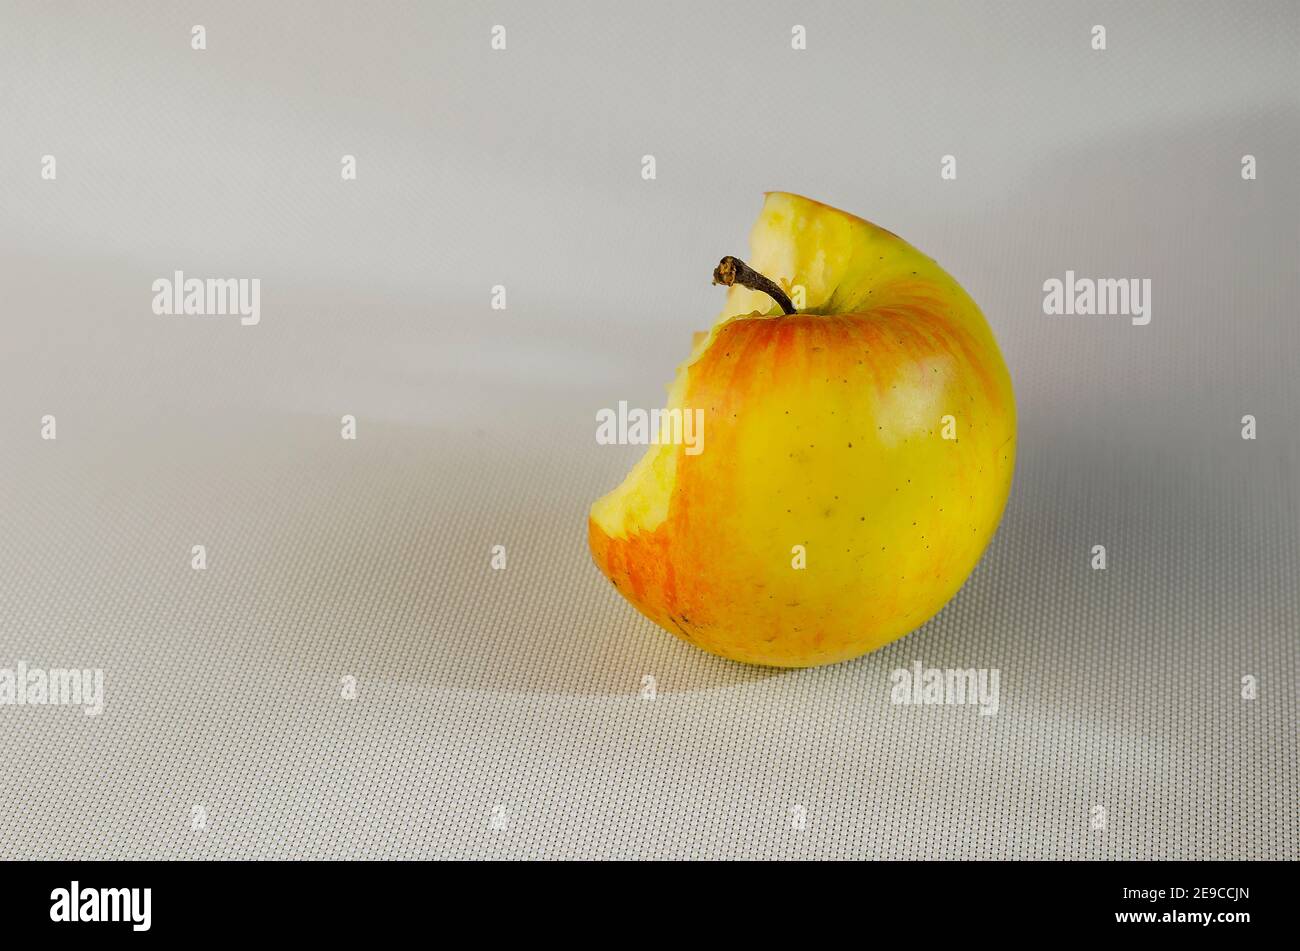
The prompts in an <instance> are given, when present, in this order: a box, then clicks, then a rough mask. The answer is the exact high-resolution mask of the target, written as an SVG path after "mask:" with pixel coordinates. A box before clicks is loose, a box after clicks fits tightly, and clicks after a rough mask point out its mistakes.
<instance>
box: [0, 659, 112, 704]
mask: <svg viewBox="0 0 1300 951" xmlns="http://www.w3.org/2000/svg"><path fill="white" fill-rule="evenodd" d="M0 706H17V707H23V706H61V707H81V708H82V712H83V713H85V714H86V716H88V717H97V716H99V715H100V714H101V713H103V712H104V671H103V670H102V669H100V668H98V667H96V668H93V669H89V670H79V669H71V670H67V669H64V668H61V667H51V668H49V669H46V668H44V667H32V666H30V665H29V664H28V663H27V661H25V660H20V661H18V663H17V664H16V665H15V666H13V667H0Z"/></svg>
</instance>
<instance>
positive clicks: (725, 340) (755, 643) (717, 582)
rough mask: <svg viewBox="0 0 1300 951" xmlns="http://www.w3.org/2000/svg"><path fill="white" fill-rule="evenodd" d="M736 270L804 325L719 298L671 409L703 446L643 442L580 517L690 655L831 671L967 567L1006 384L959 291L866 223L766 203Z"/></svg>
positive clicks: (990, 497)
mask: <svg viewBox="0 0 1300 951" xmlns="http://www.w3.org/2000/svg"><path fill="white" fill-rule="evenodd" d="M868 258H871V259H874V260H872V261H868V260H867V259H868ZM749 263H750V264H751V266H753V267H754V268H755V269H757V270H759V271H761V272H763V273H765V274H767V275H768V276H769V277H772V278H773V279H777V280H781V281H782V282H783V283H785V284H786V285H787V286H789V285H793V284H800V283H804V284H805V287H806V289H807V293H808V308H807V311H808V312H803V311H801V312H800V313H798V314H794V315H789V316H787V315H782V314H780V313H779V308H777V309H776V312H775V313H758V312H754V311H750V312H749V313H739V312H733V313H728V311H742V310H744V308H746V307H749V306H752V305H753V304H754V303H761V302H763V301H766V304H762V306H764V307H765V308H770V304H771V301H770V299H768V298H766V297H765V296H762V295H758V294H756V293H755V292H752V291H747V290H745V289H743V288H732V292H731V294H732V299H731V300H730V301H729V305H728V311H724V314H723V318H722V319H721V320H720V321H719V323H718V324H717V325H716V326H715V327H714V328H713V330H712V331H711V333H710V334H709V335H708V338H707V339H704V340H701V341H699V342H698V343H697V346H696V349H695V352H694V353H693V355H692V358H691V359H690V360H689V361H688V362H687V363H686V364H684V365H683V367H682V368H681V369H680V370H679V373H678V378H677V382H676V384H675V385H674V387H673V389H672V392H671V396H670V400H669V405H670V406H680V407H685V408H688V409H694V408H702V409H703V410H704V424H705V440H704V448H703V451H702V452H700V453H699V454H698V455H691V454H688V453H687V452H686V451H685V449H686V447H684V446H681V445H677V446H661V447H651V449H650V451H649V452H648V453H647V458H646V459H645V460H643V461H642V464H640V465H639V466H638V467H637V468H636V469H634V470H633V472H632V473H631V474H630V475H629V477H628V480H627V481H626V482H625V483H624V485H623V486H621V487H620V488H619V489H617V490H615V491H614V492H612V493H610V495H608V496H606V497H604V498H603V499H601V500H599V501H598V502H597V503H596V504H595V505H594V506H593V508H592V516H591V518H590V519H589V521H588V537H589V542H590V546H591V552H592V557H593V559H594V560H595V563H596V565H597V566H598V567H599V568H600V570H601V571H602V572H603V573H604V574H605V575H606V577H608V578H609V579H610V580H611V581H612V582H613V583H614V585H615V587H616V588H618V590H619V591H620V592H621V593H622V594H623V595H624V596H625V597H626V598H627V599H628V600H629V601H631V602H632V604H633V605H634V606H635V607H636V608H637V610H639V611H640V612H641V613H643V614H644V615H646V616H647V617H649V618H650V619H651V620H653V621H654V622H655V623H657V624H658V625H660V626H661V627H663V628H664V629H666V630H668V631H669V632H671V633H673V634H674V635H676V636H678V637H680V638H682V639H683V640H686V641H688V642H689V643H691V644H694V645H696V646H698V647H701V648H703V649H704V650H707V651H710V652H712V653H714V654H719V655H721V656H723V657H728V658H731V659H733V660H738V661H743V662H747V663H753V664H764V665H772V666H780V667H808V666H816V665H821V664H831V663H836V662H839V661H843V660H847V659H849V658H853V657H857V656H859V655H861V654H864V653H867V652H869V651H872V650H875V649H877V648H879V647H881V646H883V645H885V644H888V643H889V642H891V641H893V640H895V639H897V638H899V637H901V636H903V635H904V634H907V633H908V632H910V631H913V630H915V629H916V628H917V627H919V626H920V625H922V624H924V623H925V622H926V621H927V620H929V619H930V618H931V617H933V616H934V615H935V614H936V613H937V612H938V611H939V610H940V608H942V607H943V605H944V604H945V603H947V601H948V600H949V599H950V598H951V597H952V596H953V595H954V594H955V593H956V592H957V590H958V589H959V588H960V587H961V585H962V584H963V583H964V582H965V580H966V578H967V577H968V576H969V575H970V573H971V571H972V570H973V569H974V567H975V565H976V564H977V562H978V561H979V558H980V556H981V554H982V553H983V551H984V549H985V547H986V546H987V544H988V542H989V541H990V539H991V538H992V537H993V534H994V533H995V531H996V529H997V526H998V522H999V520H1000V518H1001V514H1002V511H1003V507H1004V505H1005V503H1006V499H1007V496H1008V493H1009V491H1010V487H1011V480H1012V471H1013V468H1014V463H1015V432H1016V429H1015V401H1014V397H1013V394H1012V389H1011V381H1010V378H1009V376H1008V374H1007V371H1006V367H1005V365H1004V364H1003V361H1002V357H1001V354H1000V353H999V351H998V348H997V343H996V341H995V340H994V338H993V335H992V333H991V332H990V331H989V329H988V326H987V324H986V323H985V321H984V318H983V315H982V314H980V312H979V310H978V308H977V307H976V306H975V304H974V302H973V301H972V300H971V299H970V298H969V296H967V295H966V293H965V292H964V291H963V290H962V289H961V288H960V287H959V286H958V285H957V283H956V282H955V281H953V280H952V278H950V277H948V275H946V274H944V272H942V271H941V270H940V269H939V268H938V266H937V265H936V264H934V262H933V261H931V260H930V259H929V258H926V257H925V256H924V255H922V254H920V252H918V251H916V250H915V249H914V248H912V247H911V246H910V245H908V244H906V242H903V241H902V240H901V239H899V238H897V237H896V236H894V235H892V234H890V233H889V232H887V231H884V230H883V229H879V228H876V226H874V225H871V224H869V223H868V222H865V221H863V220H862V219H859V218H854V217H853V216H850V215H847V214H845V213H844V212H839V211H836V210H835V209H831V208H829V207H828V206H825V205H820V204H819V203H816V202H811V201H810V200H808V199H803V198H799V197H798V196H792V195H785V194H782V193H774V194H773V195H769V197H768V205H767V206H766V207H765V209H764V214H763V216H761V217H760V222H759V225H758V226H756V229H755V236H754V254H753V255H752V256H751V259H750V262H749ZM738 292H739V293H738ZM840 301H847V302H849V303H850V306H851V308H852V309H851V311H850V312H845V313H839V312H829V313H822V312H819V311H823V310H833V309H834V308H836V307H837V306H838V302H840ZM949 416H950V417H952V420H951V422H950V423H947V425H945V419H944V417H949ZM945 431H946V432H945ZM945 435H947V436H953V435H955V437H956V438H945ZM795 546H802V551H803V558H804V566H803V567H796V565H797V564H798V560H799V554H798V551H799V550H798V549H796V548H795Z"/></svg>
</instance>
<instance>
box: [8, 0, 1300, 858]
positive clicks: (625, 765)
mask: <svg viewBox="0 0 1300 951" xmlns="http://www.w3.org/2000/svg"><path fill="white" fill-rule="evenodd" d="M1298 11H1300V7H1297V5H1296V4H1294V3H1273V4H1269V3H1246V4H1230V5H1229V4H1204V3H1142V4H1130V3H1118V4H1071V5H1056V4H1048V3H998V4H978V3H943V4H933V3H931V4H905V3H901V2H900V3H847V2H845V3H815V4H797V5H796V4H792V3H766V4H744V5H740V4H712V3H710V4H702V3H688V2H682V3H671V4H644V5H627V6H625V8H624V9H622V11H621V12H619V13H618V14H617V15H614V14H613V13H612V12H611V11H610V9H609V8H607V7H605V6H603V5H596V4H591V5H578V4H541V3H519V4H509V3H485V4H469V3H464V4H424V5H419V6H417V5H409V6H404V5H399V4H367V5H364V6H363V5H361V4H348V5H345V4H289V3H275V4H252V3H249V4H225V3H223V4H219V5H209V4H199V3H184V2H178V3H173V2H168V3H148V4H144V3H134V4H114V5H111V6H110V5H104V4H93V3H81V4H71V3H61V4H57V5H48V4H38V3H12V2H4V3H3V4H0V133H2V136H0V182H3V188H2V189H0V262H2V263H0V288H2V290H3V323H2V325H0V332H2V334H3V338H2V343H0V386H2V387H3V390H2V393H3V404H2V406H0V462H2V466H0V666H12V665H13V663H14V662H15V661H16V660H18V659H20V658H21V659H25V660H27V661H28V662H29V663H31V664H34V665H41V666H46V667H56V666H84V667H93V666H100V667H103V668H105V670H106V677H107V709H106V711H105V713H104V714H103V715H102V716H100V717H98V718H87V717H84V716H83V715H82V714H81V713H80V712H78V711H76V710H69V709H57V708H32V707H24V708H16V707H5V708H0V854H2V855H4V856H9V857H53V856H75V857H95V856H103V857H113V858H125V857H141V856H164V857H249V858H251V857H291V856H315V857H321V856H369V857H395V856H406V857H421V856H504V857H523V856H544V857H586V856H609V857H619V856H669V857H678V856H704V857H724V856H737V857H738V856H773V857H775V856H789V857H796V856H867V857H870V856H883V857H1062V858H1064V857H1076V858H1079V857H1081V858H1114V857H1143V858H1145V857H1167V858H1193V857H1202V858H1209V857H1212V858H1220V857H1260V858H1284V857H1285V858H1296V857H1298V856H1300V834H1298V832H1297V802H1298V801H1300V782H1298V776H1297V735H1296V730H1297V673H1298V671H1297V653H1298V651H1297V644H1298V640H1300V600H1298V598H1297V585H1296V582H1297V577H1298V576H1300V487H1298V486H1300V420H1298V419H1297V413H1298V412H1300V383H1298V382H1297V380H1298V378H1300V373H1297V371H1298V370H1300V365H1298V360H1297V352H1298V346H1300V332H1298V331H1297V316H1298V315H1297V304H1296V302H1297V299H1298V297H1300V278H1298V277H1297V260H1300V256H1298V255H1300V241H1298V236H1297V222H1298V221H1300V184H1298V179H1297V175H1296V168H1297V157H1298V156H1300V104H1298V92H1297V90H1300V67H1298V65H1297V64H1300V12H1298ZM194 23H202V24H204V25H205V26H206V27H207V31H208V49H207V51H206V52H193V51H191V50H190V48H189V30H190V26H191V24H194ZM496 23H501V24H504V25H506V27H507V29H508V41H509V43H508V49H507V50H506V51H504V52H493V51H491V50H490V49H489V31H490V29H491V26H492V25H493V24H496ZM793 23H802V24H804V25H805V26H806V27H807V30H808V50H807V51H805V52H793V51H792V50H791V49H790V43H789V38H790V27H791V25H792V24H793ZM1094 23H1101V24H1104V25H1105V26H1106V27H1107V30H1108V40H1109V49H1108V50H1107V51H1105V52H1102V53H1099V52H1094V51H1092V50H1091V49H1090V45H1089V30H1090V27H1091V25H1092V24H1094ZM46 153H51V154H54V155H55V156H56V157H57V161H58V180H57V181H56V182H46V181H42V180H41V178H40V174H39V173H40V160H41V156H42V155H43V154H46ZM345 153H351V154H355V155H356V156H357V160H358V168H359V179H358V180H357V181H355V182H343V181H341V180H340V176H339V167H340V166H339V159H340V156H341V155H343V154H345ZM646 153H651V154H654V155H655V156H656V158H657V162H658V179H657V180H656V181H653V182H646V181H642V179H641V177H640V159H641V156H642V155H643V154H646ZM945 153H953V154H955V155H956V156H957V161H958V175H959V177H958V179H957V181H955V182H943V181H941V180H940V177H939V161H940V157H941V156H942V155H943V154H945ZM1244 153H1251V154H1254V155H1255V156H1256V157H1257V159H1258V166H1259V178H1258V180H1257V181H1253V182H1244V181H1242V179H1241V177H1240V160H1241V156H1242V155H1243V154H1244ZM772 188H779V189H785V190H791V191H798V192H802V193H805V194H808V195H810V196H813V197H816V198H820V199H822V200H824V201H827V202H829V203H831V204H834V205H837V206H840V207H843V208H846V209H849V210H851V211H854V212H856V213H859V214H861V215H863V216H865V217H868V218H870V219H872V220H874V221H876V222H877V223H879V224H881V225H883V226H885V227H887V228H890V229H891V230H894V231H896V232H898V233H899V234H901V235H903V236H904V237H905V238H907V239H908V240H909V241H911V242H912V243H914V244H916V245H917V246H918V247H920V248H922V249H923V250H925V251H926V252H927V253H929V254H930V255H932V256H934V257H935V258H936V259H937V260H938V261H939V262H940V263H941V264H943V265H944V266H945V267H946V268H947V269H948V270H949V271H950V272H951V273H952V274H953V275H954V276H955V277H957V279H958V280H960V281H961V282H962V283H963V284H964V286H965V287H966V288H967V289H968V290H969V291H970V293H971V294H972V295H973V296H974V298H975V299H976V300H977V301H978V302H979V303H980V304H981V306H982V307H983V309H984V311H985V313H986V314H987V316H988V318H989V320H990V322H991V323H992V325H993V328H994V330H995V332H996V333H997V335H998V338H999V340H1000V341H1001V344H1002V347H1003V350H1004V353H1005V356H1006V359H1007V362H1008V364H1009V366H1010V369H1011V372H1012V376H1013V379H1014V381H1015V385H1016V391H1017V396H1018V400H1019V409H1020V448H1019V461H1018V468H1017V473H1016V481H1015V486H1014V490H1013V494H1012V497H1011V501H1010V503H1009V506H1008V509H1007V513H1006V516H1005V519H1004V521H1003V524H1002V527H1001V530H1000V532H999V535H998V537H997V538H996V540H995V541H994V543H993V545H992V546H991V548H990V550H989V551H988V553H987V555H986V557H985V559H984V561H983V562H982V563H981V565H980V566H979V568H978V569H977V570H976V572H975V574H974V575H973V576H972V578H971V580H970V581H969V582H968V584H967V585H966V587H965V588H964V589H963V590H962V591H961V593H960V594H959V595H958V596H957V598H956V599H955V600H954V601H953V602H952V603H951V604H950V605H949V606H948V607H947V608H946V609H945V610H944V611H943V612H942V613H941V614H940V615H939V617H938V618H937V619H935V620H934V621H933V622H931V623H930V624H928V625H926V627H925V628H923V629H922V630H920V631H919V632H917V633H914V634H912V635H910V636H909V637H907V638H905V639H903V640H902V641H900V642H898V643H896V644H894V645H891V646H890V647H888V648H886V649H884V650H882V651H880V652H878V653H877V654H874V655H872V656H868V657H866V658H862V659H860V660H858V661H855V662H852V663H848V664H844V665H840V666H837V667H834V668H830V669H821V670H811V671H801V672H771V671H765V670H761V669H755V668H749V667H743V666H739V665H736V664H732V663H729V662H725V661H722V660H719V659H717V658H713V657H710V656H708V655H705V654H703V653H701V652H699V651H697V650H695V649H693V648H691V647H689V646H687V645H685V644H682V643H680V642H678V641H676V640H674V639H673V638H671V637H670V636H668V635H667V634H665V633H664V632H662V631H660V630H658V629H657V628H655V627H654V626H653V625H652V624H650V623H649V622H648V621H646V620H644V619H642V618H641V617H640V616H639V615H637V614H636V613H635V612H634V611H633V609H632V608H631V607H630V606H629V605H628V604H627V603H625V602H624V601H623V600H622V599H621V598H620V597H619V595H618V594H617V593H616V592H615V591H614V590H613V588H612V587H611V586H610V585H609V584H608V583H607V582H606V581H605V580H604V579H603V578H602V577H601V576H600V575H599V573H598V572H597V571H596V569H595V568H594V567H593V566H592V565H591V564H590V562H589V558H588V555H587V551H586V544H585V515H586V509H587V506H588V505H589V504H590V502H591V500H592V499H593V498H595V497H596V496H597V495H599V494H601V493H602V492H604V491H606V490H607V489H609V488H611V487H612V486H613V485H615V484H616V483H617V482H618V481H619V479H620V478H621V477H622V475H623V473H624V471H625V470H626V469H627V468H628V467H629V466H630V465H631V464H632V462H633V461H634V460H635V459H636V458H637V457H638V456H639V450H638V449H636V448H634V447H600V446H597V445H596V444H595V441H594V431H595V417H594V414H595V411H596V410H597V409H598V408H600V407H603V406H613V405H616V403H617V401H618V400H620V399H626V400H628V401H629V402H631V403H632V404H633V405H641V406H651V405H656V404H657V403H658V401H659V400H661V399H662V394H663V390H662V386H663V383H664V382H665V381H666V380H668V379H669V378H670V376H671V373H672V369H673V367H674V366H676V364H677V363H678V362H679V361H680V360H681V359H682V358H683V357H684V356H685V354H686V352H687V350H688V347H689V341H690V333H691V332H692V331H694V330H697V329H703V328H704V327H706V326H707V325H708V323H709V321H710V320H711V318H712V316H713V315H714V313H716V311H717V310H718V309H719V308H720V307H721V303H722V301H721V295H720V293H719V292H718V290H717V289H716V288H711V287H710V286H709V281H708V275H709V271H710V269H711V267H712V265H713V264H714V263H715V262H716V261H717V259H718V257H719V256H721V255H722V254H724V253H741V254H743V253H744V251H745V250H746V244H745V239H746V236H747V234H748V229H749V226H750V224H751V222H752V220H753V217H754V215H755V214H756V212H757V210H758V206H759V202H760V193H761V192H762V191H763V190H765V189H772ZM178 268H179V269H183V270H184V271H185V272H186V273H187V274H188V275H189V276H199V277H214V276H239V277H259V278H261V280H262V284H263V287H262V312H263V313H262V322H261V324H260V325H259V326H257V327H242V326H240V324H239V322H238V320H237V319H235V318H222V319H211V320H208V319H200V318H169V317H157V316H154V315H153V313H152V312H151V310H150V302H151V298H152V294H151V291H150V284H151V282H152V281H153V280H154V278H156V277H160V276H164V275H170V274H171V272H172V271H173V270H175V269H178ZM1067 268H1071V269H1074V270H1075V271H1077V272H1078V273H1079V274H1080V275H1090V276H1109V277H1128V276H1136V277H1149V278H1150V279H1151V280H1152V282H1153V285H1154V288H1153V303H1154V308H1153V319H1152V321H1151V324H1150V325H1149V326H1147V327H1134V326H1131V325H1130V324H1129V323H1128V321H1126V320H1106V319H1096V318H1094V319H1089V318H1049V317H1046V316H1044V315H1043V313H1042V310H1041V304H1042V290H1041V287H1042V283H1043V281H1044V280H1046V279H1047V278H1049V277H1053V276H1056V277H1061V276H1063V275H1064V272H1065V270H1066V269H1067ZM497 283H501V284H505V285H506V286H507V287H508V293H509V309H508V310H506V311H505V312H495V311H492V310H491V309H490V308H489V291H490V288H491V286H492V285H494V284H497ZM652 286H653V289H652ZM46 413H54V414H56V415H57V417H58V427H59V428H58V432H59V438H58V440H57V442H45V441H42V440H41V439H40V438H39V425H40V422H39V421H40V418H41V416H42V415H43V414H46ZM344 413H353V414H356V415H357V416H358V418H359V421H360V422H359V427H360V438H359V439H358V440H357V441H356V442H355V443H351V442H344V441H342V440H340V439H339V435H338V427H339V422H338V421H339V417H340V416H341V415H342V414H344ZM1245 413H1252V414H1254V415H1255V416H1256V417H1257V418H1258V420H1259V438H1258V440H1257V441H1255V442H1244V441H1243V440H1242V439H1241V438H1240V435H1239V430H1240V418H1241V416H1242V415H1243V414H1245ZM200 543H201V544H204V545H206V546H207V549H208V557H209V567H208V570H207V571H205V572H195V571H192V570H191V569H190V566H189V551H190V546H191V545H193V544H200ZM1099 543H1100V544H1105V545H1106V546H1107V548H1108V551H1109V558H1110V567H1109V570H1107V571H1105V572H1095V571H1092V570H1090V569H1089V566H1088V556H1089V549H1090V548H1091V546H1092V545H1094V544H1099ZM494 544H504V545H506V546H507V548H508V551H509V559H510V560H509V568H508V569H507V570H506V571H504V572H494V571H491V570H489V568H488V557H489V550H490V548H491V546H492V545H494ZM914 660H921V661H923V662H924V663H925V664H927V665H934V666H956V667H968V666H977V667H997V668H999V669H1000V670H1001V672H1002V710H1001V713H1000V714H999V715H998V716H996V717H979V716H976V715H975V713H974V711H973V710H972V709H969V708H965V709H963V708H933V707H930V708H909V707H896V706H892V705H891V704H890V703H889V679H888V678H889V673H890V671H892V670H893V669H894V668H895V667H899V666H907V665H910V664H911V663H912V662H913V661H914ZM348 674H350V675H354V676H356V677H357V678H358V682H359V697H358V699H356V700H355V701H352V702H345V701H342V700H340V699H339V682H340V678H341V677H342V676H344V675H348ZM645 674H653V675H654V676H655V677H656V678H657V679H658V684H659V697H658V699H657V700H656V701H655V702H653V703H650V702H646V701H642V700H639V699H638V697H637V691H638V688H639V686H640V683H641V678H642V676H643V675H645ZM1243 674H1255V675H1257V676H1258V678H1259V683H1260V692H1259V698H1258V699H1257V700H1255V701H1253V702H1247V701H1243V700H1242V699H1241V698H1240V695H1239V679H1240V678H1241V676H1242V675H1243ZM194 804H202V805H204V806H205V808H206V809H207V812H208V817H209V824H208V828H207V829H206V830H205V831H200V832H195V831H192V830H191V829H190V815H191V807H192V806H193V805H194ZM798 805H802V806H803V807H804V808H805V809H806V810H807V827H806V828H805V829H803V830H796V829H794V828H792V823H791V809H792V807H794V806H798ZM1094 805H1102V806H1104V807H1105V809H1106V811H1107V817H1108V823H1107V828H1106V829H1105V830H1104V831H1098V830H1093V829H1091V828H1090V827H1089V817H1090V812H1089V810H1090V809H1091V807H1092V806H1094ZM494 807H500V808H501V809H503V810H504V815H505V816H506V817H507V828H506V829H504V830H494V829H492V828H490V826H489V823H490V820H491V817H492V811H493V809H494Z"/></svg>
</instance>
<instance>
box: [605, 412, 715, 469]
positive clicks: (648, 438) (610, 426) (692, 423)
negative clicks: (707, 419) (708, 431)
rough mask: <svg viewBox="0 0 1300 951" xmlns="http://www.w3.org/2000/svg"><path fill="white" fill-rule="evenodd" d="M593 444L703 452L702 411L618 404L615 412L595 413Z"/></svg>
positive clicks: (693, 452) (689, 453) (687, 452)
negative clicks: (647, 408) (669, 446)
mask: <svg viewBox="0 0 1300 951" xmlns="http://www.w3.org/2000/svg"><path fill="white" fill-rule="evenodd" d="M596 442H598V443H599V444H600V445H602V446H652V445H653V446H659V445H671V446H685V447H686V455H688V456H698V455H699V454H700V453H702V452H703V451H704V410H702V409H694V410H691V409H652V410H644V409H639V408H636V407H633V408H632V409H628V406H627V400H619V401H618V409H617V410H613V409H610V408H608V407H605V408H603V409H599V410H597V411H596Z"/></svg>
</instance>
